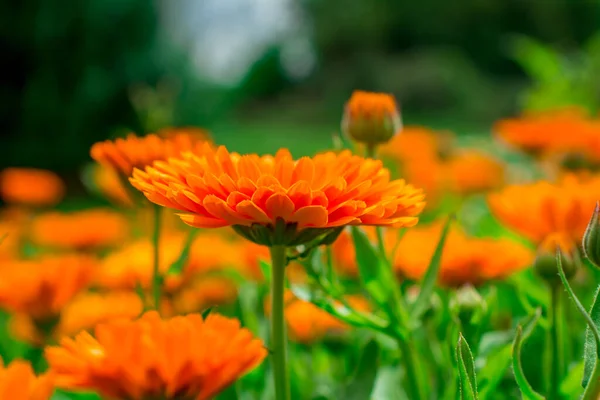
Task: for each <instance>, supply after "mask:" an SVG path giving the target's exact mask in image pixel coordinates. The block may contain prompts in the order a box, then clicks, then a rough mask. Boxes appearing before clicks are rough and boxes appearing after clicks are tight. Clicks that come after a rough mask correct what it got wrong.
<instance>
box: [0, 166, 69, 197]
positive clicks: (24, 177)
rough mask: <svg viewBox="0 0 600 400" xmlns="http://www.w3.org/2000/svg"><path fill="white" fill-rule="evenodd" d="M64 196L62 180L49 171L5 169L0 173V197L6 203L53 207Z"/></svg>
mask: <svg viewBox="0 0 600 400" xmlns="http://www.w3.org/2000/svg"><path fill="white" fill-rule="evenodd" d="M64 194H65V185H64V183H63V182H62V180H61V179H60V178H59V177H58V176H57V175H56V174H55V173H54V172H51V171H46V170H43V169H34V168H7V169H5V170H3V171H1V172H0V197H1V198H2V199H3V200H4V201H5V202H7V203H16V204H24V205H28V206H53V205H55V204H57V203H58V202H60V201H61V200H62V198H63V195H64Z"/></svg>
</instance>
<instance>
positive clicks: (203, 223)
mask: <svg viewBox="0 0 600 400" xmlns="http://www.w3.org/2000/svg"><path fill="white" fill-rule="evenodd" d="M177 215H178V216H179V218H181V220H182V221H183V222H184V223H186V224H188V225H189V226H193V227H194V228H221V227H223V226H229V223H228V222H227V221H225V220H222V219H217V218H209V217H203V216H200V215H196V214H177Z"/></svg>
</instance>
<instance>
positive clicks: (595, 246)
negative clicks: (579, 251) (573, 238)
mask: <svg viewBox="0 0 600 400" xmlns="http://www.w3.org/2000/svg"><path fill="white" fill-rule="evenodd" d="M583 253H584V254H585V256H586V257H587V258H588V260H590V262H591V263H592V264H594V265H595V266H596V267H598V268H600V203H599V202H596V208H595V209H594V213H593V214H592V218H590V222H589V223H588V226H587V229H586V230H585V234H584V235H583Z"/></svg>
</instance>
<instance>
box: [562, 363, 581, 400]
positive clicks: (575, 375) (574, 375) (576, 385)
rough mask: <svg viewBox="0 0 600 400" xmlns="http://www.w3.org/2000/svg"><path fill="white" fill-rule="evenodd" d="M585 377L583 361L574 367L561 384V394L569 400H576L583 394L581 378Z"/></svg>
mask: <svg viewBox="0 0 600 400" xmlns="http://www.w3.org/2000/svg"><path fill="white" fill-rule="evenodd" d="M582 375H583V361H581V362H579V363H577V364H576V365H575V366H574V367H572V368H571V369H570V370H569V372H568V374H567V376H566V377H565V379H564V380H563V381H562V382H561V384H560V393H561V394H562V395H563V396H565V397H566V398H567V399H575V398H577V397H578V396H579V395H580V394H581V376H582Z"/></svg>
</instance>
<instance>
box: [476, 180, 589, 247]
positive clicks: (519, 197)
mask: <svg viewBox="0 0 600 400" xmlns="http://www.w3.org/2000/svg"><path fill="white" fill-rule="evenodd" d="M598 199H600V178H578V177H576V176H574V175H565V177H564V178H563V179H561V181H560V182H558V183H555V184H552V183H549V182H545V181H542V182H537V183H533V184H527V185H513V186H508V187H506V188H505V189H503V190H502V191H501V192H499V193H495V194H491V195H489V197H488V204H489V206H490V209H491V211H492V213H493V214H494V215H495V216H496V218H498V219H499V220H500V222H501V223H503V224H505V225H506V226H507V227H508V228H511V229H513V230H515V231H516V232H517V233H519V234H521V235H523V236H525V237H526V238H528V239H530V240H531V241H533V242H534V243H540V242H541V241H542V240H544V239H545V238H546V237H547V236H548V235H550V234H551V233H563V234H565V235H567V236H568V237H570V238H571V239H572V240H573V241H575V242H577V243H579V242H580V240H581V238H582V236H583V233H584V232H585V228H586V227H587V223H588V221H589V217H590V215H591V213H592V211H593V210H594V206H595V204H596V201H597V200H598Z"/></svg>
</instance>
